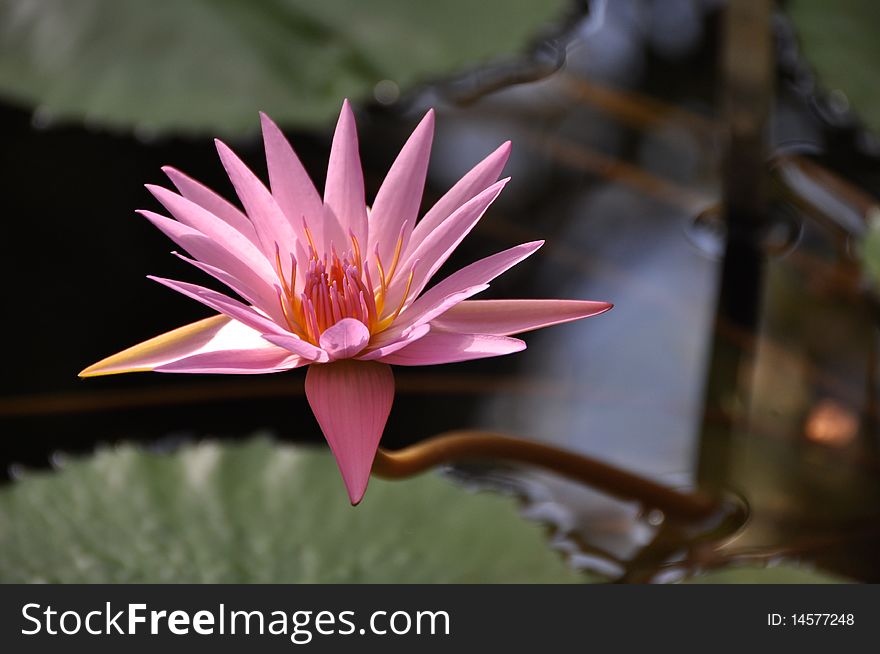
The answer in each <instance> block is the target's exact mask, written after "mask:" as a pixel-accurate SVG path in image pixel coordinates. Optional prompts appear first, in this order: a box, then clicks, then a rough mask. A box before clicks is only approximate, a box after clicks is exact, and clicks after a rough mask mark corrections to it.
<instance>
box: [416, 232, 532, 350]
mask: <svg viewBox="0 0 880 654" xmlns="http://www.w3.org/2000/svg"><path fill="white" fill-rule="evenodd" d="M543 244H544V241H532V242H531V243H523V244H522V245H517V246H516V247H512V248H510V249H508V250H504V251H503V252H498V253H497V254H493V255H491V256H489V257H486V258H485V259H480V260H479V261H475V262H474V263H472V264H470V265H468V266H465V267H464V268H462V269H461V270H458V271H456V272H454V273H452V274H451V275H450V276H449V277H447V278H446V279H444V280H443V281H442V282H440V283H438V284H437V285H436V286H434V287H432V288H430V289H429V290H427V291H426V292H425V293H423V294H422V295H421V296H420V297H419V298H418V299H417V300H415V301H414V302H413V303H412V304H411V305H410V306H409V307H408V308H407V309H405V310H404V312H403V313H402V314H401V315H400V318H399V319H401V318H402V319H403V320H402V322H404V323H405V322H407V320H410V321H413V322H414V318H411V317H410V316H414V317H417V316H424V315H426V314H427V315H429V316H430V317H429V318H428V320H433V319H434V318H436V317H437V316H439V315H441V314H442V313H443V312H444V311H445V310H448V309H450V308H452V307H453V306H455V304H456V303H455V302H449V298H451V297H461V296H460V295H458V294H460V293H461V292H462V291H463V290H466V289H469V288H474V289H476V288H478V289H479V290H475V292H474V293H470V295H474V294H475V293H477V292H480V291H482V290H485V289H486V288H487V286H486V285H487V284H488V283H489V282H491V281H492V280H493V279H495V278H496V277H498V275H500V274H502V273H504V272H506V271H507V270H510V269H511V268H513V266H515V265H516V264H518V263H519V262H520V261H522V260H523V259H525V258H526V257H529V256H531V255H532V254H534V253H535V252H536V251H537V250H538V248H540V247H541V246H542V245H543ZM467 297H469V296H466V297H461V300H465V299H467ZM438 307H439V308H441V310H440V311H439V312H438V310H437V309H438ZM418 320H419V322H427V321H425V320H422V319H421V318H419V319H418ZM468 331H469V333H477V332H480V333H483V332H485V330H481V329H471V330H468ZM486 333H488V332H486Z"/></svg>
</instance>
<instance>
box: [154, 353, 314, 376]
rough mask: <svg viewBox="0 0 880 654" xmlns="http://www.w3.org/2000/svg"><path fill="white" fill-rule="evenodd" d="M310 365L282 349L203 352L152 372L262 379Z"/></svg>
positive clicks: (156, 368)
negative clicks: (272, 374)
mask: <svg viewBox="0 0 880 654" xmlns="http://www.w3.org/2000/svg"><path fill="white" fill-rule="evenodd" d="M308 363H309V361H308V360H307V359H303V358H301V357H298V356H296V355H295V354H291V353H290V352H288V351H287V350H285V349H282V348H280V347H274V346H270V347H264V348H258V349H252V350H222V351H218V352H203V353H200V354H194V355H192V356H189V357H184V358H182V359H179V360H177V361H172V362H171V363H166V364H163V365H161V366H156V367H155V368H153V371H154V372H176V373H190V374H202V375H263V374H268V373H273V372H283V371H285V370H292V369H293V368H298V367H300V366H303V365H307V364H308Z"/></svg>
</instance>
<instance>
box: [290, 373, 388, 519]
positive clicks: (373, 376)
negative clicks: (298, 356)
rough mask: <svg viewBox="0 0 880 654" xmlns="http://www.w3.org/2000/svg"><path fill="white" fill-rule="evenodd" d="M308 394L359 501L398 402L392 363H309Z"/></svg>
mask: <svg viewBox="0 0 880 654" xmlns="http://www.w3.org/2000/svg"><path fill="white" fill-rule="evenodd" d="M306 397H307V398H308V400H309V405H310V406H311V407H312V411H313V412H314V414H315V418H317V419H318V424H319V425H320V426H321V431H322V432H324V437H325V438H326V439H327V442H328V443H329V444H330V449H331V450H332V451H333V456H335V457H336V463H337V465H338V466H339V471H340V472H341V473H342V480H343V481H344V482H345V488H346V489H347V490H348V496H349V498H350V499H351V503H352V504H357V503H358V502H360V501H361V499H362V498H363V496H364V492H366V490H367V483H368V482H369V481H370V470H371V468H372V467H373V459H374V458H375V456H376V450H377V449H378V447H379V440H380V439H381V438H382V432H383V431H384V429H385V422H386V421H387V420H388V414H389V413H390V411H391V403H392V402H393V401H394V376H393V375H392V374H391V368H389V367H388V366H386V365H383V364H381V363H375V362H372V361H355V360H352V359H346V360H344V361H336V362H334V363H330V364H326V365H313V366H309V371H308V373H307V374H306Z"/></svg>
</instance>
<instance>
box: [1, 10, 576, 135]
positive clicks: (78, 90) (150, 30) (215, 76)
mask: <svg viewBox="0 0 880 654" xmlns="http://www.w3.org/2000/svg"><path fill="white" fill-rule="evenodd" d="M570 4H571V0H480V1H479V2H473V1H472V0H444V1H443V2H407V1H406V0H370V2H361V1H360V0H321V1H320V2H311V1H309V0H254V1H251V0H192V1H187V2H179V1H178V0H150V1H149V2H144V1H143V0H76V2H70V1H68V0H4V2H2V3H0V95H5V96H8V97H11V98H14V99H17V100H19V101H25V102H28V103H32V104H34V105H36V106H38V107H39V108H40V111H42V112H44V113H45V114H48V115H50V116H54V117H58V118H74V119H83V120H86V121H88V122H93V123H97V124H100V125H113V126H122V127H129V126H135V127H139V128H141V129H143V130H176V131H193V132H211V133H227V134H228V133H234V132H245V131H248V130H253V129H254V127H255V125H257V123H258V121H257V116H256V112H257V111H258V110H263V111H266V112H267V113H269V114H270V115H271V116H273V118H275V120H276V121H278V122H280V123H284V124H288V125H298V126H311V125H316V124H317V125H322V124H324V123H326V122H329V121H330V120H331V119H332V118H333V117H334V115H335V114H336V113H337V112H338V110H339V105H340V103H341V101H342V98H344V97H349V98H352V99H354V100H358V99H362V98H366V97H369V96H370V95H371V94H372V93H373V89H374V87H375V85H376V84H377V83H379V82H381V81H383V80H390V81H391V82H393V83H394V84H396V85H397V86H398V87H399V88H401V89H404V90H405V89H407V88H409V87H411V86H412V85H413V84H415V83H418V82H421V81H424V80H430V79H432V78H436V77H438V76H442V75H446V74H450V73H453V72H456V71H460V70H463V69H467V68H470V67H473V66H475V65H478V64H480V63H482V62H484V61H486V60H487V59H490V58H493V57H496V56H501V55H511V54H515V53H518V52H521V51H522V50H523V48H524V47H525V45H526V43H527V41H528V39H529V38H530V37H532V36H534V35H535V34H536V33H537V32H538V31H540V28H541V27H542V26H544V25H546V24H547V23H549V22H552V21H553V20H556V19H558V18H560V17H561V16H562V15H563V13H564V8H565V7H567V6H569V5H570ZM391 88H392V89H393V88H394V86H393V85H391Z"/></svg>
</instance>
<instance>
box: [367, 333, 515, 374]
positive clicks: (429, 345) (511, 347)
mask: <svg viewBox="0 0 880 654" xmlns="http://www.w3.org/2000/svg"><path fill="white" fill-rule="evenodd" d="M524 349H526V344H525V343H524V342H523V341H521V340H519V339H517V338H508V337H507V336H492V335H487V334H453V333H446V332H434V331H432V332H431V333H430V334H428V335H427V336H424V337H423V338H420V339H419V340H417V341H415V342H414V343H412V344H411V345H408V346H407V347H405V348H403V349H402V350H399V351H397V352H395V353H393V354H389V355H387V356H385V357H383V358H382V359H380V361H382V363H390V364H394V365H397V366H431V365H435V364H440V363H455V362H457V361H470V360H472V359H485V358H487V357H497V356H502V355H504V354H512V353H513V352H519V351H520V350H524Z"/></svg>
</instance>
